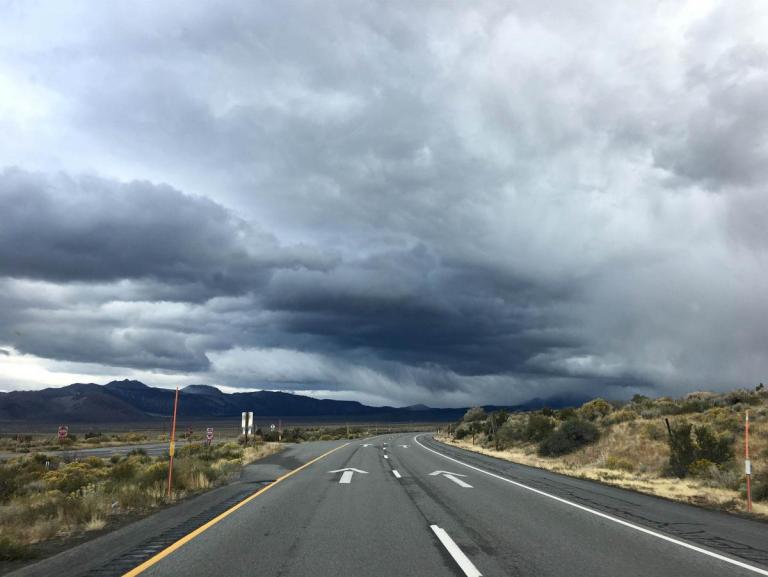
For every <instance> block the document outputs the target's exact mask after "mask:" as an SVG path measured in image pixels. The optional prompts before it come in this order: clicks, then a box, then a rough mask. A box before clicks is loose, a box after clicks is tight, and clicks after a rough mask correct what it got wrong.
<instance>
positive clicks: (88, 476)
mask: <svg viewBox="0 0 768 577" xmlns="http://www.w3.org/2000/svg"><path fill="white" fill-rule="evenodd" d="M103 476H104V471H100V470H97V469H94V468H92V467H90V466H88V464H87V463H83V462H77V463H70V464H68V465H66V466H65V467H61V468H60V469H57V470H55V471H48V472H47V473H46V474H45V475H43V480H44V481H45V483H46V485H48V486H49V487H50V488H52V489H57V490H59V491H61V492H62V493H76V492H77V491H80V490H81V489H82V488H83V487H85V486H86V485H88V484H90V483H93V482H95V481H97V480H98V479H100V478H102V477H103Z"/></svg>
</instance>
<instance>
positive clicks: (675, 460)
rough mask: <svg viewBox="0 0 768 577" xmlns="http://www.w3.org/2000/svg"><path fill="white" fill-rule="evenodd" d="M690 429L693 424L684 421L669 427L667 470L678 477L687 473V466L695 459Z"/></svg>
mask: <svg viewBox="0 0 768 577" xmlns="http://www.w3.org/2000/svg"><path fill="white" fill-rule="evenodd" d="M692 429H693V426H692V425H691V424H690V423H688V422H686V421H682V422H680V423H675V424H674V425H671V426H670V429H669V438H668V442H669V472H670V473H672V474H673V475H675V476H677V477H680V478H683V477H685V476H686V475H687V474H688V468H689V467H690V466H691V465H692V464H693V462H694V461H695V460H696V447H695V446H694V444H693V439H692V438H691V430H692Z"/></svg>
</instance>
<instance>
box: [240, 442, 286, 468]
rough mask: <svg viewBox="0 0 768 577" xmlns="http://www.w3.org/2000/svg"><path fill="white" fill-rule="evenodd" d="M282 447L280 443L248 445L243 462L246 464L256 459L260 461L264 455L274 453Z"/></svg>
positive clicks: (267, 455)
mask: <svg viewBox="0 0 768 577" xmlns="http://www.w3.org/2000/svg"><path fill="white" fill-rule="evenodd" d="M281 449H282V447H281V445H280V443H263V444H262V445H257V446H256V447H246V449H245V452H244V454H243V463H244V464H246V465H247V464H248V463H253V462H254V461H258V460H259V459H263V458H264V457H269V456H270V455H274V454H275V453H277V452H279V451H280V450H281Z"/></svg>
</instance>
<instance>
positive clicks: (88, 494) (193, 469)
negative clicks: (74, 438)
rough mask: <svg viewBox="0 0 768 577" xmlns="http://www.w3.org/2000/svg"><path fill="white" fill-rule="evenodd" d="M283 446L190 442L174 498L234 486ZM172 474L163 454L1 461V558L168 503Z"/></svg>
mask: <svg viewBox="0 0 768 577" xmlns="http://www.w3.org/2000/svg"><path fill="white" fill-rule="evenodd" d="M280 448H281V445H280V444H279V443H265V444H262V445H259V446H255V447H247V448H243V447H240V446H238V445H236V444H220V445H215V446H214V447H205V446H202V445H191V446H187V447H184V448H182V449H180V450H179V451H178V453H177V458H176V461H175V465H174V482H173V491H172V495H171V498H170V501H174V500H177V499H179V498H182V497H185V496H187V495H190V494H193V493H197V492H200V491H205V490H207V489H210V488H212V487H214V486H217V485H221V484H223V483H226V482H228V481H229V480H231V479H232V478H233V477H235V476H236V475H238V474H239V472H240V470H241V469H242V467H243V466H244V465H245V464H248V463H251V462H253V461H256V460H258V459H261V458H264V457H266V456H268V455H271V454H274V453H276V452H277V451H279V450H280ZM46 461H47V462H48V463H47V464H46ZM167 475H168V462H167V461H166V460H165V459H164V458H163V457H157V458H152V457H148V456H146V455H140V454H137V455H130V456H127V457H116V458H113V459H110V460H102V459H97V458H93V457H91V458H88V459H85V460H83V461H75V462H65V461H63V460H61V459H59V458H56V457H45V456H40V455H37V456H30V457H23V458H19V459H16V460H13V461H9V462H5V463H0V489H2V491H0V560H2V559H8V560H10V559H15V558H21V557H24V556H28V555H30V554H32V553H34V549H33V548H31V547H30V546H32V545H34V544H36V543H40V542H42V541H46V540H49V539H52V538H54V537H67V536H70V535H74V534H77V533H81V532H87V531H98V530H100V529H103V528H104V527H105V526H106V524H107V522H108V521H109V519H110V518H111V517H114V516H118V515H121V514H125V513H129V512H130V513H148V512H150V511H151V510H152V509H154V508H156V507H158V506H161V505H163V504H165V503H168V502H169V499H168V497H167V495H166V487H167V485H166V482H167V481H166V479H167Z"/></svg>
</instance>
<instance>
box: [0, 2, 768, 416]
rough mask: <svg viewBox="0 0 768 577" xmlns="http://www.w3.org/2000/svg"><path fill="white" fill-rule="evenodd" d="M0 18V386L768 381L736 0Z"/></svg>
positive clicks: (767, 22)
mask: <svg viewBox="0 0 768 577" xmlns="http://www.w3.org/2000/svg"><path fill="white" fill-rule="evenodd" d="M5 10H6V14H5V18H4V19H3V22H2V24H0V55H1V56H2V58H0V130H2V131H3V133H4V134H5V135H6V137H5V138H4V139H2V141H0V168H1V169H2V172H0V214H1V215H2V224H1V226H0V351H6V352H8V354H3V355H2V362H1V363H0V370H2V371H4V372H5V376H4V377H3V376H2V375H0V385H3V388H6V389H8V388H24V387H36V386H40V385H42V384H46V383H45V382H42V381H46V380H48V381H49V382H50V383H56V384H59V383H61V382H66V381H62V379H65V376H64V375H69V374H71V375H73V379H74V376H77V377H78V378H80V376H82V375H84V374H85V375H91V376H92V379H93V380H99V378H100V377H102V376H105V375H114V374H127V375H130V376H137V377H140V378H143V379H145V380H147V381H148V382H155V383H158V384H163V385H168V384H173V383H174V382H180V383H188V382H210V383H212V384H219V385H223V386H228V387H256V388H274V389H290V390H298V391H305V392H309V393H311V394H317V395H321V396H332V397H338V398H342V397H343V398H354V399H358V400H364V401H369V402H381V403H394V404H407V403H416V402H424V403H427V404H432V405H461V404H470V403H483V402H494V403H514V402H518V401H522V400H526V399H528V398H531V397H533V396H539V397H547V396H549V395H555V394H563V393H579V394H600V395H605V396H608V397H613V398H623V397H627V396H630V395H631V394H633V393H635V392H644V393H647V392H649V391H655V392H662V393H665V394H666V393H668V394H676V393H678V392H681V391H685V390H690V389H691V388H704V389H707V388H708V389H718V388H727V387H732V386H740V385H749V384H754V383H756V382H759V381H761V380H763V381H764V380H765V374H766V372H767V371H768V353H767V352H766V349H765V343H766V342H768V327H767V325H766V323H765V322H763V319H765V318H768V301H766V299H765V298H764V295H765V294H768V293H766V291H767V290H768V280H766V279H768V277H766V275H765V274H764V272H763V271H765V270H766V265H768V240H767V239H768V236H766V233H765V223H766V222H768V198H767V193H768V190H767V189H766V184H765V183H766V182H767V180H766V176H768V173H767V172H766V170H767V169H766V167H768V108H767V106H766V104H765V101H766V99H765V98H764V95H765V94H766V92H767V91H768V44H766V43H765V41H764V40H762V37H763V36H764V34H762V33H761V32H762V31H764V30H765V29H766V27H768V10H767V9H766V8H765V7H764V6H762V5H761V4H760V3H759V2H754V3H749V2H743V3H738V5H737V4H733V3H727V2H712V3H707V4H704V3H699V2H691V3H677V2H662V3H659V4H658V5H656V6H655V7H654V8H653V9H651V8H649V7H648V5H647V3H644V2H623V3H621V5H613V6H610V7H608V6H606V5H605V4H604V3H592V4H590V3H586V4H584V3H582V4H581V5H578V6H576V5H574V4H573V3H570V2H562V3H559V4H558V5H557V6H555V7H551V8H549V9H547V10H545V9H543V8H540V7H537V6H535V5H534V4H532V3H523V2H520V3H508V2H493V1H486V2H479V3H475V4H473V5H472V6H466V5H460V4H446V3H443V2H423V3H417V4H414V3H405V2H403V3H400V2H391V3H387V4H386V5H382V4H380V3H376V2H355V3H347V2H337V3H330V4H329V3H317V2H297V3H289V4H285V3H269V2H264V3H259V2H241V1H229V2H222V3H216V5H215V6H214V5H213V4H205V3H200V4H196V5H195V6H194V7H193V6H190V5H189V3H183V2H180V3H163V4H162V5H157V4H156V3H137V4H132V5H131V7H130V8H127V7H126V8H121V7H119V6H114V5H111V6H109V7H107V6H105V5H102V4H100V3H96V2H83V3H74V4H71V5H69V6H68V7H67V8H61V7H60V6H59V5H58V4H56V3H44V2H43V3H39V4H36V5H35V6H34V7H32V6H29V5H23V4H13V5H11V6H10V7H7V8H6V9H5ZM30 367H32V368H34V370H32V368H30ZM121 371H123V373H121ZM3 379H4V381H3ZM41 380H42V381H41Z"/></svg>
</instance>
